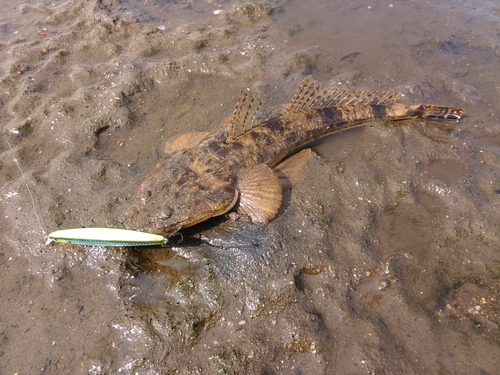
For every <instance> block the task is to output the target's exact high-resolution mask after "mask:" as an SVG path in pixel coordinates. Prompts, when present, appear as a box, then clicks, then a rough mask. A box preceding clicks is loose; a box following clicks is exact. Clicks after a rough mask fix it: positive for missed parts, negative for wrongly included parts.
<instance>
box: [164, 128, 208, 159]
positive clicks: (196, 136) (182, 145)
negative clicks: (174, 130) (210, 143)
mask: <svg viewBox="0 0 500 375" xmlns="http://www.w3.org/2000/svg"><path fill="white" fill-rule="evenodd" d="M208 134H209V132H192V133H184V134H179V135H176V136H174V137H172V138H169V139H168V140H167V141H165V143H164V144H163V146H162V147H161V149H160V151H161V153H162V154H163V155H165V156H166V155H170V154H172V153H174V152H176V151H180V150H187V149H190V148H194V147H196V146H198V145H199V144H200V143H201V142H202V141H203V140H204V139H205V138H206V137H207V136H208Z"/></svg>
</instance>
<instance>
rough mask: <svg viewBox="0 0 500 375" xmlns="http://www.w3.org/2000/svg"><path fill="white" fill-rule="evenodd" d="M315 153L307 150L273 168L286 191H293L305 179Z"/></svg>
mask: <svg viewBox="0 0 500 375" xmlns="http://www.w3.org/2000/svg"><path fill="white" fill-rule="evenodd" d="M312 153H313V151H312V150H311V149H310V148H306V149H304V150H302V151H299V152H297V153H296V154H294V155H292V156H290V157H289V158H287V159H285V160H284V161H283V162H282V163H280V164H278V165H277V166H276V167H274V168H273V171H274V173H276V175H277V176H278V178H279V180H280V183H281V186H282V188H283V189H284V190H288V189H291V188H292V187H293V186H294V185H295V184H296V183H297V182H299V181H300V180H302V178H303V177H304V169H305V168H306V166H307V164H308V163H309V160H310V159H311V156H312Z"/></svg>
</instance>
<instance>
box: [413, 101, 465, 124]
mask: <svg viewBox="0 0 500 375" xmlns="http://www.w3.org/2000/svg"><path fill="white" fill-rule="evenodd" d="M412 110H413V111H414V113H415V115H416V116H417V117H421V118H442V119H447V120H460V118H461V117H462V115H463V114H464V110H463V108H457V107H443V106H439V105H430V104H422V105H418V106H414V107H412Z"/></svg>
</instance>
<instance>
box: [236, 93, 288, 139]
mask: <svg viewBox="0 0 500 375" xmlns="http://www.w3.org/2000/svg"><path fill="white" fill-rule="evenodd" d="M277 116H279V111H278V110H276V109H275V108H273V107H270V106H269V105H268V104H267V103H265V102H264V101H263V100H261V99H258V98H255V97H254V96H252V95H249V94H247V93H246V92H244V91H241V93H240V96H239V97H238V101H237V102H236V106H235V107H234V112H233V116H232V119H231V133H230V137H231V138H233V139H234V138H237V137H239V136H240V135H242V134H244V133H246V132H247V131H249V130H251V129H253V128H255V127H256V126H259V125H261V124H262V123H264V122H266V121H269V120H271V119H273V118H275V117H277Z"/></svg>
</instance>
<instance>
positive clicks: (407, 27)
mask: <svg viewBox="0 0 500 375" xmlns="http://www.w3.org/2000/svg"><path fill="white" fill-rule="evenodd" d="M5 4H6V6H7V7H8V8H9V9H8V10H9V11H6V12H4V14H3V15H2V16H1V17H0V25H1V29H0V30H1V33H0V43H2V44H1V45H0V74H1V76H2V80H1V83H0V85H1V86H2V89H1V90H0V113H1V114H0V116H1V118H2V123H1V129H2V136H1V141H0V145H1V146H0V147H1V154H0V169H1V174H0V176H1V178H0V183H1V194H0V207H1V212H2V215H1V222H2V226H1V228H2V241H1V242H0V246H1V247H0V267H1V274H2V276H3V280H2V283H0V295H1V297H2V301H3V303H2V304H1V306H0V316H1V318H0V337H1V340H0V373H2V374H3V373H5V374H11V373H12V374H13V373H20V374H21V373H53V374H58V373H68V372H71V373H92V374H101V373H141V374H142V373H146V374H156V373H180V374H191V373H217V372H226V373H249V374H260V373H286V374H300V373H304V374H305V373H325V374H333V373H343V374H344V373H345V374H358V373H359V374H361V373H380V374H395V373H404V374H421V373H442V374H448V373H454V374H497V373H498V355H499V353H500V349H499V345H500V330H499V326H498V325H499V323H500V317H499V311H500V304H499V301H498V290H499V287H500V285H499V280H500V278H499V275H500V256H499V253H498V248H499V242H500V241H499V238H498V234H497V233H498V229H497V228H498V223H499V222H500V220H499V219H500V218H499V214H498V210H497V209H496V208H497V206H498V194H499V192H500V178H499V174H498V170H499V164H500V157H499V156H500V147H499V146H498V145H499V125H498V121H497V120H496V118H497V117H498V113H499V103H498V101H496V100H495V98H496V97H497V96H498V93H499V89H500V79H499V77H498V74H496V72H497V70H498V65H499V56H500V52H499V51H500V47H499V43H500V37H499V35H500V30H499V28H498V24H499V18H500V7H498V5H496V4H495V2H493V1H491V2H485V1H469V2H462V1H443V2H440V4H439V5H434V4H432V3H427V2H423V1H394V2H392V3H391V2H389V1H379V0H377V1H371V2H369V3H365V2H361V1H360V2H340V1H338V2H331V1H320V0H315V1H310V2H307V3H306V2H300V1H297V0H295V1H279V2H274V3H266V2H258V3H243V2H241V3H240V2H230V1H221V2H216V1H171V2H170V1H168V2H160V1H158V2H153V1H147V2H144V1H142V2H136V1H127V2H123V3H119V2H118V1H107V2H97V1H91V2H83V1H82V2H64V1H60V2H52V3H51V4H50V5H44V4H40V3H26V4H24V5H20V6H19V5H14V4H13V3H12V2H8V1H5ZM214 12H215V14H214ZM307 74H312V75H313V77H314V78H315V79H317V80H318V81H319V82H321V83H322V84H324V85H327V84H334V85H339V86H341V87H353V88H356V89H363V90H366V89H383V90H386V89H391V90H398V91H401V93H402V94H403V95H404V96H403V99H402V100H403V101H405V102H408V103H421V102H425V103H427V102H430V103H435V104H443V105H454V106H462V107H464V108H465V110H466V115H467V116H466V117H465V118H464V119H463V120H461V121H460V122H459V123H453V124H452V125H453V127H448V126H447V124H443V123H435V122H432V121H427V122H423V121H406V122H403V123H399V124H397V125H390V124H384V123H381V122H374V123H370V124H368V125H367V126H366V127H363V128H357V129H353V130H350V131H347V132H344V133H341V134H337V135H334V136H331V137H329V138H328V139H327V140H325V141H324V142H322V143H320V144H319V145H316V146H315V147H314V149H315V151H316V152H317V155H316V156H314V157H313V159H312V160H311V163H310V164H309V165H308V167H307V169H306V172H305V176H304V179H303V181H302V182H300V183H299V184H297V185H296V186H295V187H294V189H293V190H292V192H291V193H290V194H289V197H287V199H286V202H285V205H284V207H283V208H282V210H281V212H280V215H279V216H278V217H277V218H276V219H275V220H274V221H272V222H271V223H270V224H269V225H267V226H264V227H262V226H257V225H253V224H250V223H248V222H247V221H246V220H245V219H243V218H240V219H239V220H236V221H235V220H226V219H225V218H221V219H219V220H217V221H212V222H210V223H207V224H206V225H203V226H200V227H198V228H195V229H194V230H193V231H189V233H185V240H184V241H182V242H180V243H178V244H176V245H175V246H174V247H173V248H166V249H104V248H99V247H92V248H83V247H78V246H70V245H61V244H57V245H56V244H51V245H45V235H46V233H47V232H50V231H53V230H56V229H61V228H70V227H80V226H113V227H123V226H124V225H126V224H125V223H124V217H123V215H124V211H125V210H126V208H127V207H128V204H129V202H130V200H131V198H132V196H133V194H134V193H135V191H136V189H137V187H138V186H139V184H140V182H141V181H142V180H143V178H144V177H145V176H146V175H147V174H148V173H149V171H150V170H151V169H152V168H153V167H154V165H155V164H156V162H157V160H158V158H159V157H160V155H159V152H158V151H157V149H158V146H160V145H161V144H162V142H163V141H164V140H165V139H168V138H169V137H170V136H172V135H174V134H178V133H182V132H185V131H193V130H207V129H212V128H214V127H216V126H217V125H218V124H219V123H220V122H221V120H222V119H223V118H224V117H226V116H228V115H230V114H231V112H232V108H233V105H234V102H235V101H236V98H237V97H238V93H239V90H241V89H245V90H246V89H248V90H249V92H251V93H252V94H254V95H256V96H258V97H261V98H263V99H265V100H266V101H268V102H269V103H271V104H280V103H285V102H287V101H288V100H290V98H291V97H292V96H293V93H294V90H295V89H296V87H297V85H298V83H299V82H300V81H301V79H302V78H303V77H304V76H305V75H307ZM189 235H191V236H189Z"/></svg>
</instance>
